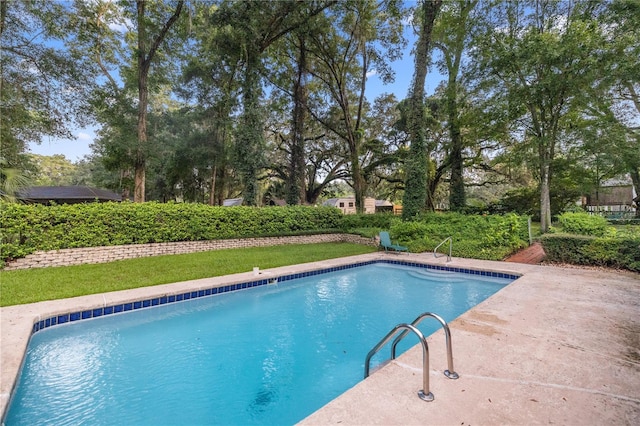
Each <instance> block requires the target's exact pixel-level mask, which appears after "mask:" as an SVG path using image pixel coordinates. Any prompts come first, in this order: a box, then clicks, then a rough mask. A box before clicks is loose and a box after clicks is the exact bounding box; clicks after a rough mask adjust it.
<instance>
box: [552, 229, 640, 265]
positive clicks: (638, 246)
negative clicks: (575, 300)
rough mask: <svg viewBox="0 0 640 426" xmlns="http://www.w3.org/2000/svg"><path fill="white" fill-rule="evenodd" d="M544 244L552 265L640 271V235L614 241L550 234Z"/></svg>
mask: <svg viewBox="0 0 640 426" xmlns="http://www.w3.org/2000/svg"><path fill="white" fill-rule="evenodd" d="M541 242H542V247H543V248H544V251H545V253H546V255H547V260H549V261H551V262H559V263H571V264H575V265H595V266H607V267H613V268H624V269H629V270H631V271H636V272H640V236H632V235H628V236H622V237H621V236H617V237H615V238H613V237H594V236H587V235H570V234H546V235H544V236H543V237H542V239H541Z"/></svg>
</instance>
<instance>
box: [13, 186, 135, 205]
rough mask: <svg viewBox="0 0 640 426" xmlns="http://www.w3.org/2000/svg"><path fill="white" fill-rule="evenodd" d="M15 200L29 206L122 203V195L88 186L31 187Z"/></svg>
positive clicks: (23, 190) (19, 192)
mask: <svg viewBox="0 0 640 426" xmlns="http://www.w3.org/2000/svg"><path fill="white" fill-rule="evenodd" d="M16 196H17V198H18V199H19V200H21V201H24V202H25V203H30V204H51V203H56V204H78V203H93V202H99V203H102V202H107V201H122V195H120V194H116V193H115V192H113V191H110V190H108V189H103V188H93V187H90V186H32V187H29V188H25V189H22V190H20V191H18V193H17V194H16Z"/></svg>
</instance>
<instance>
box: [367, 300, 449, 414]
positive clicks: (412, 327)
mask: <svg viewBox="0 0 640 426" xmlns="http://www.w3.org/2000/svg"><path fill="white" fill-rule="evenodd" d="M427 317H431V318H435V319H436V320H438V322H440V325H442V328H443V329H444V337H445V344H446V345H447V367H448V369H447V370H445V371H444V375H445V376H446V377H448V378H449V379H457V378H458V377H460V376H459V375H458V373H456V372H455V370H454V369H453V353H452V350H451V331H450V330H449V326H448V325H447V322H446V321H445V320H444V319H442V317H441V316H439V315H437V314H434V313H432V312H424V313H423V314H420V315H419V316H418V317H417V318H416V319H415V320H413V322H412V323H411V324H405V323H403V324H398V325H396V326H395V327H393V329H391V331H389V333H387V335H386V336H385V337H384V338H383V339H382V340H380V342H378V344H377V345H375V346H374V347H373V349H371V350H370V351H369V353H368V354H367V358H366V359H365V362H364V378H365V379H366V378H367V377H369V365H370V364H371V358H372V357H373V356H374V355H375V354H376V353H377V352H378V351H379V350H380V348H382V347H383V346H384V345H386V344H387V343H388V342H389V340H391V338H392V337H393V336H395V335H396V333H398V331H400V330H402V331H401V332H400V334H399V335H398V337H396V339H395V340H394V341H393V343H392V344H391V359H396V346H398V343H400V341H401V340H402V339H404V338H405V336H406V335H407V334H409V332H413V334H415V335H416V336H418V339H419V340H420V344H421V345H422V389H421V390H419V391H418V397H419V398H420V399H422V400H423V401H427V402H431V401H433V400H434V396H433V394H432V393H431V392H430V391H429V345H428V344H427V339H426V338H425V337H424V334H422V332H421V331H420V330H418V329H417V328H416V325H418V324H419V323H420V322H422V320H423V319H425V318H427Z"/></svg>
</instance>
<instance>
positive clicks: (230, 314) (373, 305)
mask: <svg viewBox="0 0 640 426" xmlns="http://www.w3.org/2000/svg"><path fill="white" fill-rule="evenodd" d="M509 282H511V279H505V278H488V277H484V276H483V277H480V276H477V275H469V274H461V273H453V272H445V271H431V270H426V269H420V268H413V267H409V266H400V265H389V264H384V263H378V264H372V265H366V266H360V267H356V268H353V269H349V270H345V271H338V272H329V273H326V274H322V275H316V276H312V277H306V278H301V279H296V280H292V281H287V282H284V283H280V284H275V285H265V286H261V287H256V288H251V289H248V290H242V291H236V292H231V293H224V294H220V295H216V296H211V297H202V298H198V299H195V300H189V301H184V302H179V303H172V304H169V305H162V306H157V307H153V308H150V309H141V310H137V311H132V312H127V313H124V314H118V315H110V316H106V317H100V318H95V319H89V320H85V321H78V322H73V323H67V324H64V325H59V326H55V327H50V328H47V329H46V330H43V331H40V332H38V333H36V334H34V335H33V336H32V339H31V342H30V344H29V348H28V351H27V355H26V359H25V363H24V366H23V369H22V372H21V376H20V378H19V382H18V385H17V387H16V390H15V392H14V395H13V398H12V402H11V405H10V407H9V411H8V413H7V416H6V419H5V421H6V424H7V425H33V424H45V423H46V424H56V425H63V424H80V423H82V424H92V425H96V424H119V425H120V424H134V425H140V424H145V425H146V424H149V425H151V424H153V425H159V424H180V425H188V424H292V423H295V422H297V421H299V420H302V419H303V418H304V417H306V416H307V415H309V414H311V413H312V412H313V411H315V410H317V409H318V408H320V407H322V406H323V405H324V404H326V403H328V402H329V401H330V400H331V399H333V398H335V397H336V396H338V395H340V394H341V393H343V392H344V391H346V390H347V389H349V388H350V387H352V386H353V385H355V384H356V383H358V382H359V381H360V380H362V375H363V369H364V360H365V357H366V355H367V352H368V351H369V350H370V349H371V348H372V347H373V346H374V345H375V344H376V343H377V342H378V341H379V340H380V339H381V338H382V337H384V335H385V334H386V333H387V332H388V331H389V330H390V329H391V328H392V327H393V326H394V325H396V324H398V323H402V322H410V321H412V320H413V319H414V318H415V317H416V316H418V315H419V314H421V313H422V312H425V311H431V312H435V313H438V314H439V315H441V316H442V317H443V318H444V319H445V320H447V321H451V320H453V319H454V318H456V317H457V316H459V315H460V314H462V313H464V312H465V311H467V310H468V309H470V308H471V307H473V306H475V305H476V304H478V303H479V302H481V301H483V300H484V299H486V298H487V297H489V296H490V295H492V294H493V293H495V292H496V291H498V290H500V289H501V288H503V287H504V286H505V285H506V284H508V283H509ZM438 327H439V324H438V323H437V322H436V321H433V322H431V321H429V320H426V321H424V322H423V323H422V324H421V325H420V329H421V330H422V331H423V332H424V333H425V335H428V334H431V333H432V332H433V331H435V330H437V328H438ZM452 333H453V336H452V339H453V343H454V356H455V339H456V336H455V330H452ZM416 343H417V340H416V339H415V337H407V339H405V341H404V342H403V343H401V345H400V346H399V351H400V352H402V351H405V350H406V349H407V348H408V347H410V346H412V345H414V344H416ZM442 344H444V342H442ZM403 345H404V346H403ZM388 356H389V351H388V350H386V349H384V350H383V351H381V355H380V357H379V358H374V361H373V363H372V365H375V364H376V362H380V361H381V360H382V358H385V359H386V358H388ZM377 357H378V356H377ZM431 362H432V366H433V367H435V368H442V369H444V368H446V360H444V359H443V360H436V359H434V360H432V361H431ZM420 384H421V383H420V378H419V377H417V378H416V389H418V388H419V387H420Z"/></svg>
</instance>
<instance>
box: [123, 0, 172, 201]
mask: <svg viewBox="0 0 640 426" xmlns="http://www.w3.org/2000/svg"><path fill="white" fill-rule="evenodd" d="M146 5H147V1H146V0H136V23H137V38H138V40H137V42H138V47H137V50H136V55H137V59H138V63H137V83H138V125H137V133H138V143H137V146H136V149H135V162H134V173H135V177H134V181H135V186H134V191H133V201H134V202H138V203H140V202H144V200H145V173H146V161H147V158H146V157H147V152H146V150H147V141H148V138H147V107H148V104H149V85H148V78H149V70H150V68H151V63H152V61H153V60H154V57H155V56H156V52H157V51H158V49H159V48H160V44H161V43H162V41H163V40H164V38H165V37H166V36H167V33H168V32H169V30H170V29H171V27H172V26H173V25H174V23H175V22H176V21H177V20H178V17H179V16H180V12H181V11H182V8H183V6H184V0H178V2H177V4H176V5H175V8H174V9H173V13H172V14H171V15H170V16H169V18H168V19H166V21H164V23H163V24H162V21H160V24H161V25H162V26H161V28H160V29H159V31H157V32H156V34H155V35H152V34H150V31H149V30H150V29H152V28H153V22H150V21H149V17H148V16H147V13H146ZM156 25H157V24H156ZM150 27H151V28H150Z"/></svg>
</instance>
